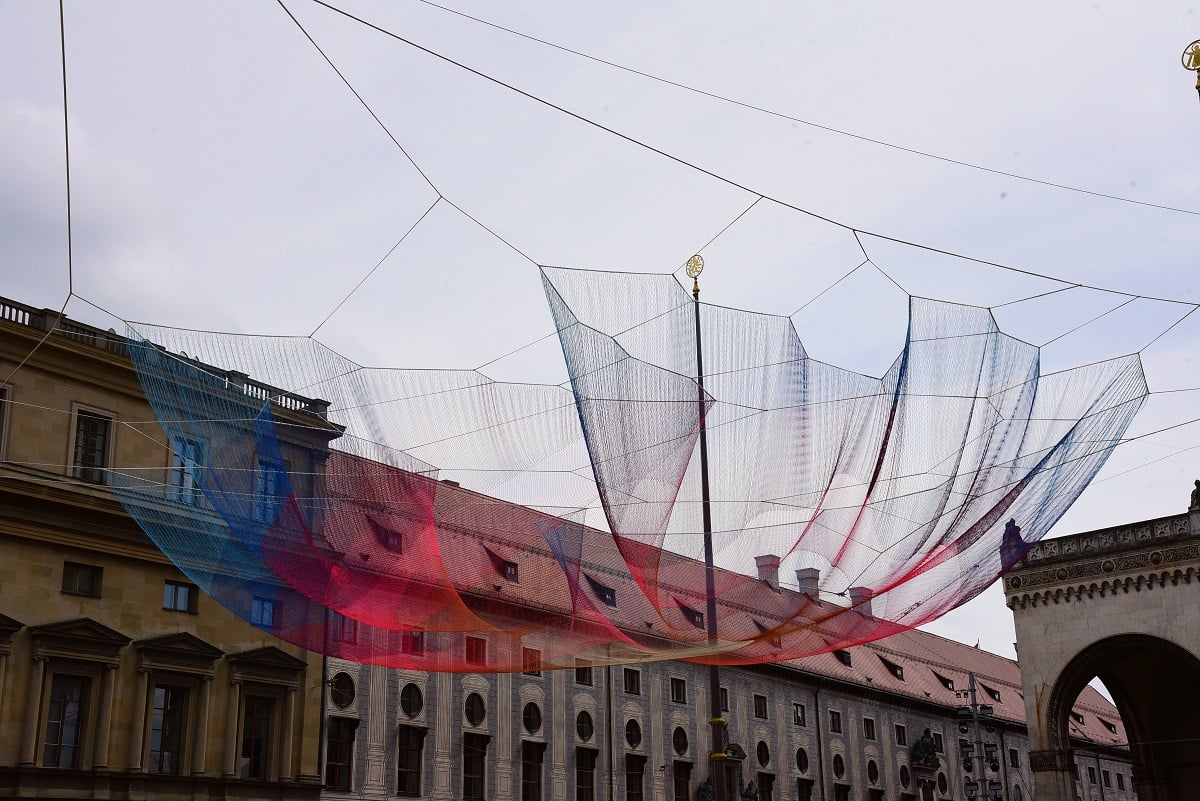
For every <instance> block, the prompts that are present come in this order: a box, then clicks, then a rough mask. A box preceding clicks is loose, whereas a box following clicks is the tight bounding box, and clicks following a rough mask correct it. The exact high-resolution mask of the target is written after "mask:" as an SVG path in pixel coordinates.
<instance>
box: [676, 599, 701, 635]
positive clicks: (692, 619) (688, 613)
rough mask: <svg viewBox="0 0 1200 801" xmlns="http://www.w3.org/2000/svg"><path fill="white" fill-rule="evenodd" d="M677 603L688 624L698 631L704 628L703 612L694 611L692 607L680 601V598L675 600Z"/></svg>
mask: <svg viewBox="0 0 1200 801" xmlns="http://www.w3.org/2000/svg"><path fill="white" fill-rule="evenodd" d="M675 603H676V604H678V606H679V609H680V611H681V612H683V616H684V617H686V618H687V620H688V623H691V624H692V625H693V626H695V627H696V628H698V629H702V628H704V613H703V612H701V611H700V610H699V609H693V608H692V607H690V606H688V605H687V604H685V603H683V602H682V601H680V600H679V599H678V598H676V599H675Z"/></svg>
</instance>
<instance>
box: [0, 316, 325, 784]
mask: <svg viewBox="0 0 1200 801" xmlns="http://www.w3.org/2000/svg"><path fill="white" fill-rule="evenodd" d="M0 392H2V393H3V396H2V398H0V400H3V401H4V402H3V403H0V798H17V797H46V796H53V797H56V798H93V797H112V798H120V797H125V798H155V799H159V798H184V797H186V798H191V799H196V798H207V797H221V798H247V799H249V798H256V799H257V798H316V797H317V796H318V794H319V792H320V759H319V751H320V728H321V727H320V719H321V705H322V699H323V697H324V696H323V690H324V688H323V686H322V660H321V657H320V656H318V655H314V654H311V653H308V652H306V651H303V650H302V649H300V648H297V647H294V646H291V645H288V644H286V643H283V642H281V641H280V640H278V639H275V638H273V637H271V636H270V635H269V634H266V633H264V632H263V631H262V630H260V629H259V628H256V627H254V626H251V625H250V624H248V623H246V622H245V621H243V620H242V619H241V618H239V617H238V616H236V615H234V614H232V613H231V612H229V611H228V610H226V609H225V608H223V607H222V606H220V605H219V604H218V603H217V602H216V601H214V600H213V599H212V598H210V597H208V596H206V595H202V594H200V593H199V592H198V591H197V590H196V588H195V587H193V586H192V585H190V584H189V582H188V579H187V577H186V576H184V575H183V574H182V573H181V572H180V571H179V570H178V569H177V568H175V567H174V566H173V565H172V564H171V563H170V562H169V561H168V560H167V559H166V557H165V556H163V554H162V553H161V552H159V551H158V550H157V549H156V548H155V547H154V545H153V544H152V543H151V542H150V540H149V539H148V538H147V537H146V536H145V535H144V534H143V533H142V531H141V530H140V529H139V528H138V526H137V525H136V524H135V523H134V521H133V520H132V519H131V518H130V517H129V515H128V514H127V513H126V512H125V510H124V509H123V508H122V506H121V504H120V503H119V502H118V501H117V500H116V498H115V497H114V495H113V493H112V491H111V490H110V489H109V487H108V486H107V484H106V483H105V482H104V481H103V480H101V481H99V482H96V483H93V482H91V481H87V480H82V479H80V478H78V477H77V475H78V474H79V469H78V467H77V462H78V459H79V457H78V449H77V447H76V446H77V443H76V442H75V439H76V437H77V436H82V435H81V434H80V424H79V415H80V413H81V412H82V413H83V414H85V415H86V414H89V413H91V414H100V415H102V416H103V417H104V418H105V419H108V420H109V421H111V424H110V425H109V426H108V428H107V436H105V437H104V438H103V439H104V442H103V443H102V446H97V447H96V451H97V452H100V450H101V449H102V450H103V460H104V461H105V463H106V465H108V466H119V467H120V468H121V469H130V468H132V469H142V470H144V471H145V474H146V475H149V476H151V477H152V478H154V479H156V480H164V481H165V480H167V478H168V477H169V473H170V470H171V465H172V459H173V454H172V450H171V448H170V446H169V444H168V443H167V441H166V438H165V436H164V435H163V432H162V430H161V429H160V428H159V427H158V425H157V424H156V423H154V422H153V420H154V415H153V413H152V411H151V409H150V406H149V404H148V403H147V401H146V399H145V397H144V396H143V394H142V391H141V388H140V386H139V384H138V381H137V377H136V375H135V373H134V370H133V368H132V365H131V363H130V361H129V359H128V358H127V356H126V355H125V353H124V348H123V345H122V344H121V343H120V341H119V339H117V338H115V337H108V336H106V335H105V333H104V332H102V331H99V330H97V329H91V328H89V327H86V326H81V325H79V324H77V323H74V322H72V321H68V320H66V319H59V318H58V316H57V314H56V313H55V312H53V311H46V310H36V309H31V308H28V307H25V306H22V305H20V304H17V303H15V302H12V301H5V300H3V299H0ZM294 414H296V415H297V416H301V415H303V416H305V418H306V419H305V420H304V422H305V423H306V425H307V427H310V428H311V426H312V425H313V420H314V418H317V417H318V415H316V414H313V413H310V412H296V413H294ZM318 422H319V420H318ZM335 435H336V434H335V433H331V434H330V436H335ZM324 439H328V437H325V438H324ZM89 442H90V440H89ZM93 444H94V443H93ZM323 444H324V443H323V442H321V443H320V444H319V445H318V446H317V447H315V448H314V447H313V443H305V447H300V446H296V454H297V458H304V454H306V453H307V454H308V458H310V459H318V458H320V455H319V453H317V451H318V450H319V449H320V447H322V446H323ZM310 472H311V471H310ZM169 582H176V584H175V585H171V586H172V587H173V588H183V589H173V590H172V591H177V592H178V593H179V596H178V598H179V603H177V605H178V606H180V607H181V608H179V609H168V608H164V605H165V604H166V602H167V599H166V597H165V591H166V588H167V587H168V586H169V585H168V583H169ZM188 588H190V589H188ZM192 593H194V594H192ZM72 693H75V695H74V696H72ZM156 704H157V705H158V706H159V707H160V710H159V711H158V712H156V711H155V706H156ZM168 709H169V710H171V711H167V710H168ZM167 717H171V720H172V721H173V722H169V723H162V720H163V719H165V718H167ZM172 728H173V729H179V732H178V735H179V736H178V738H177V739H176V738H175V736H174V734H168V733H167V730H168V729H172ZM251 734H254V735H255V736H253V737H251ZM248 738H249V739H250V740H253V742H248ZM76 741H77V744H76ZM248 754H249V756H248ZM251 763H252V764H251ZM248 774H249V775H248Z"/></svg>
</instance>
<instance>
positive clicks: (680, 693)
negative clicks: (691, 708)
mask: <svg viewBox="0 0 1200 801" xmlns="http://www.w3.org/2000/svg"><path fill="white" fill-rule="evenodd" d="M671 701H672V702H673V703H676V704H686V703H687V679H678V678H675V677H674V676H672V677H671Z"/></svg>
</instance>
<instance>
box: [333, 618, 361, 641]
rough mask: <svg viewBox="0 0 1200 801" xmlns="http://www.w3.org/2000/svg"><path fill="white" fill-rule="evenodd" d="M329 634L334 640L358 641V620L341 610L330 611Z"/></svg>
mask: <svg viewBox="0 0 1200 801" xmlns="http://www.w3.org/2000/svg"><path fill="white" fill-rule="evenodd" d="M329 636H330V638H332V639H333V641H334V642H347V643H354V642H358V621H357V620H355V619H354V618H352V617H346V616H345V615H343V614H341V613H339V612H330V613H329Z"/></svg>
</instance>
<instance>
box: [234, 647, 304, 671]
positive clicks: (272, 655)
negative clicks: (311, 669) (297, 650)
mask: <svg viewBox="0 0 1200 801" xmlns="http://www.w3.org/2000/svg"><path fill="white" fill-rule="evenodd" d="M229 662H230V664H233V665H236V666H237V667H239V668H249V669H251V670H254V669H258V670H263V669H265V670H288V671H300V670H304V669H305V668H306V667H308V663H306V662H305V661H304V660H303V659H297V658H296V657H294V656H292V655H291V654H289V653H287V652H286V651H283V650H281V649H279V648H276V647H275V646H274V645H265V646H263V647H262V648H254V649H252V650H249V651H242V652H240V653H236V654H230V655H229Z"/></svg>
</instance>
